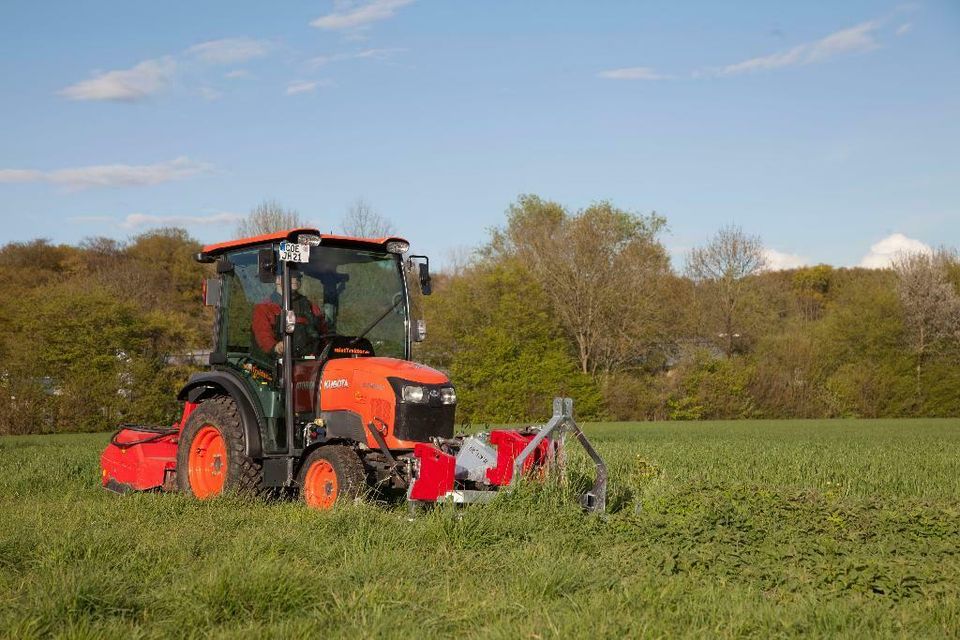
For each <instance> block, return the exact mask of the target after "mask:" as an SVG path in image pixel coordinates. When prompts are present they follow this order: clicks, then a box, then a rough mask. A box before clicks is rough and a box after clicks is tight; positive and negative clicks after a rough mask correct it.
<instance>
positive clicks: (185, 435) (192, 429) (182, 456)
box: [177, 395, 269, 496]
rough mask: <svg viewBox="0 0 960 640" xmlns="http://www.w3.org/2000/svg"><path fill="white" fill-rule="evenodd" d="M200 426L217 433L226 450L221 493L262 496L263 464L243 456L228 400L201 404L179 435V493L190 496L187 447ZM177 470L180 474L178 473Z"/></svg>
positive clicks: (239, 429)
mask: <svg viewBox="0 0 960 640" xmlns="http://www.w3.org/2000/svg"><path fill="white" fill-rule="evenodd" d="M204 424H211V425H214V426H216V427H217V428H218V429H220V433H221V434H222V435H223V439H224V442H225V445H226V447H227V479H226V483H225V484H224V493H229V492H234V493H238V494H242V495H248V496H266V495H267V494H268V492H269V491H268V490H266V489H264V488H263V487H262V479H263V463H262V462H261V461H259V460H255V459H253V458H250V457H249V456H247V455H246V449H245V444H244V443H245V439H246V436H245V434H244V431H243V421H242V418H241V417H240V411H239V410H238V409H237V403H236V402H235V401H234V400H233V398H231V397H230V396H226V395H224V396H214V397H212V398H208V399H207V400H204V401H203V402H202V403H201V404H200V406H199V407H197V408H196V409H195V410H194V411H193V413H191V414H190V417H189V418H188V419H187V424H186V425H184V427H183V431H182V432H181V439H180V443H181V446H179V447H178V449H177V484H178V485H179V487H180V490H181V491H182V492H184V493H187V494H192V490H191V489H190V481H189V479H188V478H187V473H186V471H185V470H186V468H187V466H188V459H189V451H190V448H189V445H190V442H188V441H187V440H190V441H192V439H193V435H194V434H195V433H196V432H197V430H198V429H199V428H200V427H201V426H202V425H204ZM181 469H183V470H184V471H183V472H182V473H181V471H180V470H181Z"/></svg>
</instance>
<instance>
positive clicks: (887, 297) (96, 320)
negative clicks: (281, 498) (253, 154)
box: [0, 195, 960, 434]
mask: <svg viewBox="0 0 960 640" xmlns="http://www.w3.org/2000/svg"><path fill="white" fill-rule="evenodd" d="M304 222H305V221H304V220H303V219H302V218H301V217H300V216H299V214H297V213H296V212H293V211H289V210H285V209H283V208H282V207H280V206H279V205H277V204H276V203H270V202H266V203H263V204H262V205H260V206H259V207H257V208H256V209H254V210H253V211H252V212H251V214H250V215H249V216H248V217H247V218H246V219H245V220H243V221H241V223H240V225H239V226H238V228H237V229H236V230H235V235H237V236H242V235H255V234H257V233H263V232H266V231H270V230H274V229H275V228H282V227H289V226H296V225H299V224H303V223H304ZM667 222H668V221H667V220H666V219H665V218H664V217H662V216H660V215H658V214H656V213H651V214H636V213H633V212H629V211H625V210H623V209H620V208H618V207H616V206H614V205H613V204H612V203H609V202H598V203H596V204H593V205H591V206H589V207H586V208H584V209H582V210H578V211H572V210H570V209H568V208H566V207H564V206H563V205H561V204H560V203H557V202H551V201H548V200H545V199H542V198H540V197H537V196H533V195H526V196H521V197H520V198H518V199H517V201H516V202H515V203H513V204H512V205H511V206H510V207H509V209H508V210H507V214H506V220H505V222H504V223H503V224H502V225H501V226H500V227H498V228H496V229H494V230H492V231H491V233H490V236H489V238H488V239H487V241H486V242H485V243H484V244H483V245H482V246H481V247H478V248H477V249H476V251H474V253H473V254H472V256H471V257H470V258H469V259H468V260H461V261H460V262H459V263H458V264H455V265H451V266H450V267H449V268H447V269H446V270H445V272H443V273H438V274H435V277H434V295H433V296H431V297H429V298H422V299H419V300H417V301H416V303H417V304H416V305H415V306H416V309H417V313H419V314H422V315H423V316H424V317H425V319H426V320H427V327H428V338H427V340H426V341H425V342H423V343H420V344H417V345H416V350H415V354H414V355H415V357H416V358H417V359H419V360H421V361H423V362H426V363H427V364H430V365H432V366H436V367H439V368H441V369H444V370H446V371H448V372H450V374H451V375H452V377H453V379H454V381H455V383H456V384H457V388H458V395H459V398H460V407H459V409H458V416H459V419H460V420H461V421H463V422H468V423H485V422H516V421H525V420H530V419H539V418H542V417H543V415H544V413H545V412H546V411H547V410H548V409H549V402H550V399H551V398H552V397H554V396H555V395H561V394H563V395H569V396H571V397H573V398H575V400H576V407H577V411H578V414H579V415H580V416H581V417H583V418H585V419H611V420H652V419H655V420H698V419H714V418H731V419H738V418H787V417H805V418H817V417H855V416H856V417H886V416H890V417H905V416H956V415H960V393H958V390H960V259H958V256H957V253H956V252H955V251H953V250H948V249H941V250H938V251H936V252H934V253H930V254H914V255H904V256H901V257H900V258H899V259H898V260H897V261H896V262H895V263H894V264H893V265H892V267H891V268H889V269H884V270H869V269H860V268H834V267H831V266H828V265H817V266H811V267H803V268H799V269H792V270H786V271H772V270H769V269H767V265H766V263H765V259H764V248H763V244H762V242H761V241H760V239H759V238H757V237H754V236H751V235H749V234H748V233H745V232H744V231H742V230H741V229H738V228H734V227H725V228H722V229H720V230H719V231H718V232H717V233H716V234H715V235H714V237H713V238H712V239H711V240H710V241H709V242H708V243H706V244H705V245H704V246H702V247H698V248H696V249H694V250H693V251H691V252H690V253H689V254H688V255H687V256H686V258H685V260H684V262H683V264H681V265H672V264H671V261H670V258H669V256H668V253H667V251H666V249H665V247H664V245H663V236H664V233H665V231H666V229H667ZM341 230H342V231H343V232H345V233H349V234H351V235H372V236H377V235H387V234H389V233H392V232H393V229H392V225H391V223H390V221H389V220H387V219H386V218H385V217H383V216H381V215H380V214H379V213H377V212H376V211H375V210H373V208H372V207H370V205H369V204H367V203H365V202H363V201H358V202H357V203H356V204H355V205H354V206H353V207H351V209H350V211H349V212H348V214H347V216H345V218H344V220H342V221H341ZM200 248H201V246H200V243H198V242H197V241H196V240H194V239H193V238H191V237H190V236H189V235H188V234H187V232H186V231H184V230H182V229H157V230H153V231H149V232H147V233H143V234H140V235H137V236H134V237H132V238H130V239H129V240H128V241H126V242H119V241H116V240H111V239H107V238H92V239H88V240H85V241H84V242H82V243H80V244H79V245H77V246H69V245H57V244H52V243H50V242H48V241H46V240H35V241H32V242H22V243H9V244H7V245H5V246H3V247H0V433H6V434H10V433H40V432H58V431H91V430H101V429H110V428H113V427H114V426H116V425H117V424H119V423H122V422H154V423H169V422H170V421H172V420H173V419H174V418H175V416H176V413H177V408H178V407H177V402H176V400H175V396H176V392H177V390H178V389H179V387H180V385H181V384H182V383H183V382H184V381H185V380H186V377H187V376H188V375H189V374H190V372H192V371H193V370H195V369H197V368H199V367H200V366H201V365H200V364H198V362H196V361H195V359H194V358H193V357H192V354H194V353H196V352H202V351H203V350H204V349H207V348H209V342H210V336H211V326H212V321H213V318H212V315H211V313H210V310H209V309H207V308H205V307H203V306H202V304H201V301H200V283H201V282H202V280H203V278H204V277H206V276H208V275H211V274H210V273H209V272H210V267H209V265H201V264H198V263H196V262H195V261H194V260H193V255H194V254H195V253H196V252H197V251H199V250H200Z"/></svg>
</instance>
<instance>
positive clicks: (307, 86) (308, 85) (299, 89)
mask: <svg viewBox="0 0 960 640" xmlns="http://www.w3.org/2000/svg"><path fill="white" fill-rule="evenodd" d="M317 86H319V83H318V82H291V83H290V84H288V85H287V92H286V93H287V95H288V96H295V95H297V94H298V93H310V92H312V91H316V90H317Z"/></svg>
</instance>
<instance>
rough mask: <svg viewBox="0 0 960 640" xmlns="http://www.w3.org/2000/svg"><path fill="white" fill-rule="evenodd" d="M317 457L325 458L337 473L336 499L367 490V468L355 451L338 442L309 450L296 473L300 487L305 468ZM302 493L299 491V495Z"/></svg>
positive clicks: (359, 494) (351, 496)
mask: <svg viewBox="0 0 960 640" xmlns="http://www.w3.org/2000/svg"><path fill="white" fill-rule="evenodd" d="M318 458H323V459H325V460H327V462H329V463H330V465H331V466H332V467H333V470H334V473H336V474H337V484H338V489H339V491H338V494H337V499H338V500H341V499H342V500H354V499H356V498H359V497H361V496H362V495H364V493H365V492H366V491H367V489H368V484H367V470H366V468H365V467H364V466H363V461H362V460H361V459H360V456H359V455H357V452H356V451H354V450H353V449H351V448H350V447H346V446H343V445H339V444H329V445H324V446H322V447H317V448H316V449H314V450H313V451H311V452H310V455H308V456H307V459H306V460H304V462H303V465H302V466H301V467H300V473H299V474H298V475H297V484H298V485H299V486H300V487H303V481H304V478H306V475H307V469H309V468H310V465H311V464H313V462H314V461H315V460H317V459H318ZM302 494H303V492H302V491H301V496H302Z"/></svg>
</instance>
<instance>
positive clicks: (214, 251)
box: [197, 227, 406, 261]
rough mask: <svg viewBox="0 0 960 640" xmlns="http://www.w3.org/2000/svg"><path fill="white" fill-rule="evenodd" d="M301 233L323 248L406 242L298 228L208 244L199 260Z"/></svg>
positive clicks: (387, 237) (397, 238)
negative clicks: (325, 245) (312, 237)
mask: <svg viewBox="0 0 960 640" xmlns="http://www.w3.org/2000/svg"><path fill="white" fill-rule="evenodd" d="M301 233H303V234H309V235H315V236H320V244H321V246H322V245H324V244H329V245H338V246H356V247H366V248H370V249H384V248H385V245H386V244H387V242H389V241H391V240H399V241H401V242H406V240H405V239H404V238H399V237H396V236H386V237H383V238H354V237H351V236H338V235H333V234H330V233H320V231H319V230H317V229H314V228H311V227H297V228H295V229H287V230H286V231H277V232H276V233H266V234H264V235H260V236H252V237H250V238H240V239H239V240H230V241H228V242H219V243H217V244H208V245H207V246H205V247H204V248H203V250H202V251H201V252H200V253H199V254H197V260H200V261H205V260H210V259H212V258H215V257H216V256H219V255H221V254H224V253H227V252H228V251H234V250H236V249H243V248H246V247H255V246H257V245H265V244H272V243H274V242H280V241H281V240H296V238H297V236H298V235H300V234H301Z"/></svg>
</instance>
